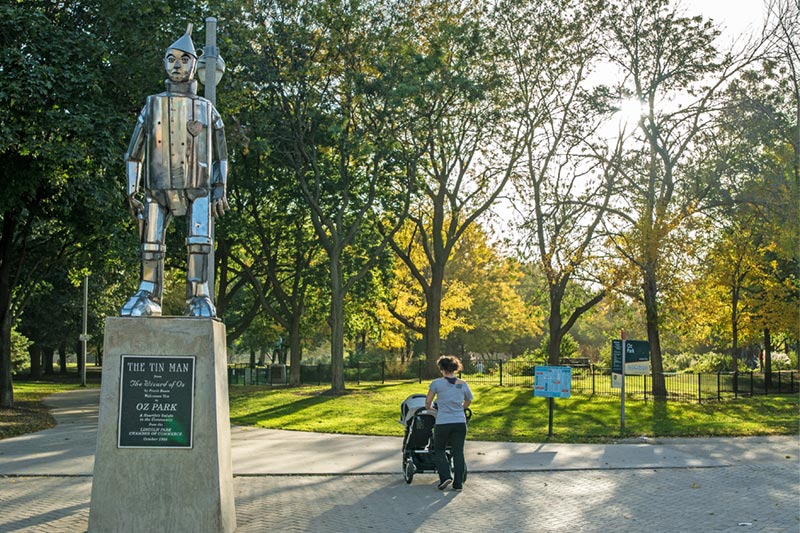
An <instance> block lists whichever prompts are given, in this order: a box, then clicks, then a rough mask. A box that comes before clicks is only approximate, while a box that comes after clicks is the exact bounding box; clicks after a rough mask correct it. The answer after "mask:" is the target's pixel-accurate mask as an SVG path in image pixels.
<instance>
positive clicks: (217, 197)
mask: <svg viewBox="0 0 800 533" xmlns="http://www.w3.org/2000/svg"><path fill="white" fill-rule="evenodd" d="M230 209H231V207H230V206H229V205H228V198H227V191H226V187H225V184H224V183H215V184H214V188H213V189H211V214H212V215H214V218H219V217H221V216H222V215H224V214H225V211H230Z"/></svg>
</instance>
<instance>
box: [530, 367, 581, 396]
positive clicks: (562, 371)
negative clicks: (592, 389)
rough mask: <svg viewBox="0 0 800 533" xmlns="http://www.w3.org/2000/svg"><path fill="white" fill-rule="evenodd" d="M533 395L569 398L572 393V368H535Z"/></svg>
mask: <svg viewBox="0 0 800 533" xmlns="http://www.w3.org/2000/svg"><path fill="white" fill-rule="evenodd" d="M533 373H534V376H535V377H534V381H533V395H534V396H541V397H544V398H569V397H570V393H571V391H572V367H569V366H535V367H533Z"/></svg>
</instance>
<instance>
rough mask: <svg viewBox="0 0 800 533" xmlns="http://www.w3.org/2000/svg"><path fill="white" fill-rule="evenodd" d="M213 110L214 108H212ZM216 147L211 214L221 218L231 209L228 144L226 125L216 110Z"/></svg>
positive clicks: (214, 111) (213, 122)
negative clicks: (229, 201) (229, 202)
mask: <svg viewBox="0 0 800 533" xmlns="http://www.w3.org/2000/svg"><path fill="white" fill-rule="evenodd" d="M212 109H213V108H212ZM211 119H212V129H213V132H214V133H213V145H214V165H213V176H212V178H211V204H212V205H211V212H212V213H213V214H214V216H215V217H221V216H222V215H224V214H225V211H228V210H229V209H230V206H229V205H228V189H227V186H228V143H227V141H226V140H225V125H224V124H223V123H222V118H221V117H220V116H219V113H217V110H216V109H213V111H212V116H211Z"/></svg>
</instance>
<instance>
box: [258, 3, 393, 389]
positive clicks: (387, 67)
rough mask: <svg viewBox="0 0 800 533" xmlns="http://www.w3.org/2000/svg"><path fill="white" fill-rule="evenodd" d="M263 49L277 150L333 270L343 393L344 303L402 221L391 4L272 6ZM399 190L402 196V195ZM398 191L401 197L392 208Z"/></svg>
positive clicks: (337, 372)
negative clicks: (384, 235)
mask: <svg viewBox="0 0 800 533" xmlns="http://www.w3.org/2000/svg"><path fill="white" fill-rule="evenodd" d="M268 7H269V13H270V28H269V31H270V39H269V40H268V41H266V42H265V43H259V44H258V46H259V47H263V50H262V53H263V56H264V61H265V70H266V72H267V76H266V81H265V83H264V85H263V90H264V91H267V92H268V94H269V96H270V105H271V106H273V108H274V109H275V112H276V113H277V114H278V116H279V117H280V119H279V121H278V123H279V127H280V130H279V131H278V134H277V138H279V139H281V140H282V142H281V143H280V144H279V145H277V146H275V147H274V149H275V150H276V151H277V152H278V153H279V154H280V156H281V157H284V158H285V160H286V162H287V164H288V165H289V166H290V168H291V170H292V173H293V176H294V179H295V180H297V185H298V186H299V187H300V190H301V191H302V195H303V198H304V200H305V202H306V203H307V205H308V208H309V209H310V214H311V222H312V225H313V227H314V231H315V233H316V237H317V239H318V240H319V242H320V245H321V246H322V248H323V250H324V251H325V253H326V254H327V256H328V266H329V269H330V291H331V300H330V301H331V309H330V314H329V325H330V328H331V366H332V381H331V391H332V392H340V391H342V390H344V366H343V364H344V327H345V318H344V314H345V297H346V295H347V294H348V292H349V291H350V290H352V288H353V287H354V285H355V284H356V283H357V282H358V281H359V280H361V279H362V278H363V277H364V276H366V275H367V273H368V272H369V271H370V269H371V268H372V267H373V266H374V264H375V263H376V262H377V261H378V259H379V258H380V256H381V253H382V249H383V248H384V247H385V244H384V242H383V239H381V238H380V237H379V236H378V234H377V231H376V229H375V226H376V225H380V224H384V223H385V224H387V225H388V226H389V228H388V230H387V231H388V234H392V233H393V232H394V231H395V229H396V228H397V227H399V224H400V222H401V220H402V213H403V207H402V197H403V187H402V185H401V186H400V187H399V188H398V187H396V185H397V183H398V177H402V175H403V174H404V173H405V172H406V170H407V165H408V161H407V160H406V159H405V158H404V157H403V155H402V153H401V152H400V151H399V150H398V146H396V145H395V144H394V143H393V142H392V139H394V138H395V136H394V135H393V134H392V133H391V132H392V130H393V129H394V128H395V123H394V122H395V121H396V120H397V119H398V117H402V114H401V113H400V109H401V105H400V103H401V102H400V99H398V98H397V95H396V94H394V93H393V92H392V89H393V87H392V85H391V82H392V79H393V74H392V69H393V68H394V67H393V63H394V61H395V60H394V57H393V48H392V39H393V35H395V33H394V31H395V29H394V26H393V24H392V21H391V20H390V17H391V16H392V6H391V5H390V4H385V5H383V4H376V3H374V2H360V1H356V2H350V3H347V4H342V3H340V2H334V1H330V2H311V1H301V2H284V1H281V0H277V1H274V2H271V3H270V5H269V6H268ZM398 191H399V193H398ZM398 194H399V196H400V200H399V203H398V202H393V201H392V198H396V197H397V195H398Z"/></svg>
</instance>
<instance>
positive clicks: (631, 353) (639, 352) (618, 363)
mask: <svg viewBox="0 0 800 533" xmlns="http://www.w3.org/2000/svg"><path fill="white" fill-rule="evenodd" d="M625 352H626V353H625V363H626V372H625V373H626V374H627V373H628V372H627V366H628V365H627V363H643V362H645V361H649V360H650V343H649V342H647V341H627V340H626V341H625ZM611 372H612V373H613V374H622V340H619V339H614V340H612V341H611Z"/></svg>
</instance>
